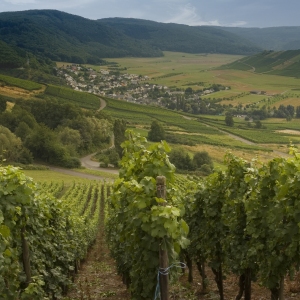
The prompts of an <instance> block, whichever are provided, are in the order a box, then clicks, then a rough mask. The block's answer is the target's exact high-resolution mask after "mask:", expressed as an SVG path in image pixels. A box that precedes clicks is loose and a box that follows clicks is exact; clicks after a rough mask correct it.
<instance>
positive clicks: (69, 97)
mask: <svg viewBox="0 0 300 300" xmlns="http://www.w3.org/2000/svg"><path fill="white" fill-rule="evenodd" d="M45 94H46V95H51V96H54V97H56V98H59V99H61V100H62V101H68V102H71V103H73V104H76V105H78V106H79V107H82V108H87V109H95V110H97V109H99V106H100V100H99V98H98V97H97V96H95V95H92V94H89V93H83V92H77V91H74V90H72V89H69V88H65V87H59V86H55V85H48V86H47V88H46V90H45Z"/></svg>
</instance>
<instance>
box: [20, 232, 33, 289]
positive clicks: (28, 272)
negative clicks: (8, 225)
mask: <svg viewBox="0 0 300 300" xmlns="http://www.w3.org/2000/svg"><path fill="white" fill-rule="evenodd" d="M21 238H22V256H23V267H24V271H25V274H26V287H27V286H28V285H29V283H30V282H31V268H30V258H29V246H28V242H27V240H26V238H25V227H22V229H21Z"/></svg>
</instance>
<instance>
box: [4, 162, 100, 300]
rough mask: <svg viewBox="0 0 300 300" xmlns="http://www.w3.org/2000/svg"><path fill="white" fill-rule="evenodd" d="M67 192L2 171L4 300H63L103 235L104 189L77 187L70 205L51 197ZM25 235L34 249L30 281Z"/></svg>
mask: <svg viewBox="0 0 300 300" xmlns="http://www.w3.org/2000/svg"><path fill="white" fill-rule="evenodd" d="M63 187H64V185H63V184H58V185H57V184H52V183H51V184H50V185H49V186H48V187H47V186H45V185H44V186H39V185H37V184H34V183H33V182H32V180H31V179H30V178H28V177H26V176H25V175H24V174H23V173H22V172H21V171H20V170H18V169H17V168H14V167H12V166H7V167H0V199H1V202H0V241H1V243H0V245H1V247H0V262H1V269H0V297H1V299H4V300H6V299H7V300H10V299H31V300H40V299H60V298H61V297H62V293H63V291H64V290H65V289H66V287H67V286H68V285H70V284H71V278H70V275H71V274H72V273H73V272H74V266H75V265H76V261H78V260H79V259H82V258H84V256H85V254H86V251H87V248H88V247H89V246H90V245H91V243H92V242H93V241H94V239H95V237H96V235H97V229H98V227H99V220H100V195H101V185H98V184H89V185H87V186H82V185H75V184H74V185H73V186H72V187H71V188H70V189H69V190H68V191H67V192H66V194H65V196H64V201H60V200H57V199H55V198H54V197H53V196H52V195H51V194H53V195H55V194H58V193H59V192H60V191H61V190H62V189H63ZM102 188H103V190H104V189H105V187H102ZM45 190H49V193H47V192H45ZM74 191H75V193H76V194H74ZM103 194H105V193H103ZM77 195H78V196H77ZM103 200H105V199H103ZM21 232H23V233H24V238H25V239H26V241H27V244H28V247H29V253H30V255H29V258H30V259H29V263H30V269H31V277H30V278H26V275H25V272H24V270H23V259H22V253H23V251H24V250H23V249H24V248H23V247H24V240H23V238H22V235H21ZM27 279H29V282H26V280H27Z"/></svg>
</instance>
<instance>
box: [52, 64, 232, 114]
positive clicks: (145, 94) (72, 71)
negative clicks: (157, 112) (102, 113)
mask: <svg viewBox="0 0 300 300" xmlns="http://www.w3.org/2000/svg"><path fill="white" fill-rule="evenodd" d="M56 70H57V76H59V77H61V78H63V80H65V81H66V83H67V85H68V86H70V87H71V88H73V89H74V90H76V91H82V92H88V93H92V94H95V95H99V96H106V97H110V98H114V99H118V100H124V101H128V102H133V103H138V104H147V105H157V106H163V107H169V108H173V106H175V105H176V101H178V96H185V98H186V97H188V98H189V100H193V101H197V100H199V99H200V97H201V96H204V95H208V94H211V93H213V92H215V90H214V89H213V88H211V87H209V88H207V89H204V90H202V89H199V90H197V91H193V90H192V89H191V88H187V89H186V90H188V93H187V91H186V90H184V89H182V90H181V89H178V88H173V89H170V88H169V87H167V86H162V85H159V84H153V83H149V81H150V80H151V78H150V77H148V76H142V75H137V74H127V73H125V74H121V73H120V72H119V71H116V70H113V69H112V70H109V69H100V70H99V71H95V70H94V69H92V68H90V67H84V66H81V65H77V64H72V65H66V66H62V67H60V68H57V69H56ZM224 89H228V87H224ZM174 108H175V107H174ZM174 108H173V109H174Z"/></svg>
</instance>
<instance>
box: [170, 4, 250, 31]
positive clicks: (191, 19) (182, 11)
mask: <svg viewBox="0 0 300 300" xmlns="http://www.w3.org/2000/svg"><path fill="white" fill-rule="evenodd" d="M165 23H177V24H187V25H190V26H201V25H207V26H229V27H234V26H244V25H246V24H247V22H245V21H235V22H232V23H226V24H225V23H224V24H223V23H222V22H220V21H219V20H218V19H215V20H208V21H207V20H203V18H201V16H199V15H198V13H197V9H196V7H194V6H193V5H191V4H190V3H188V4H186V5H184V6H180V7H179V8H178V11H177V12H176V13H175V14H173V16H172V17H171V18H170V19H168V20H166V21H165Z"/></svg>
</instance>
